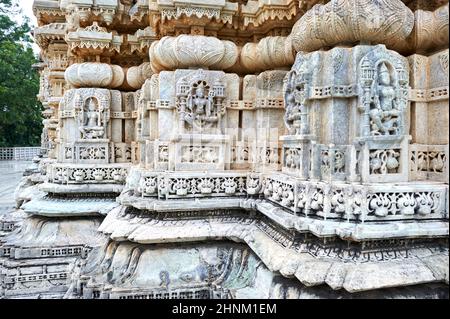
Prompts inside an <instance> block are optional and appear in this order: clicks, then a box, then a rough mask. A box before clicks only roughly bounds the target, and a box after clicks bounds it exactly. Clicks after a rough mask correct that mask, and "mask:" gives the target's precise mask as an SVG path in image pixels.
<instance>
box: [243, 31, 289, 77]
mask: <svg viewBox="0 0 450 319" xmlns="http://www.w3.org/2000/svg"><path fill="white" fill-rule="evenodd" d="M294 61H295V54H294V51H293V49H292V38H291V36H288V37H265V38H263V39H262V40H261V41H259V42H258V43H247V44H246V45H244V46H243V47H242V50H241V55H240V64H241V66H243V67H244V68H245V69H247V70H248V71H251V72H258V71H265V70H269V69H270V70H271V69H276V68H280V67H281V68H283V67H291V66H292V64H293V63H294Z"/></svg>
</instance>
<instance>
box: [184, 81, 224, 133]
mask: <svg viewBox="0 0 450 319" xmlns="http://www.w3.org/2000/svg"><path fill="white" fill-rule="evenodd" d="M187 108H188V110H189V111H190V114H186V116H185V119H186V121H187V122H188V123H189V124H191V125H193V126H194V127H196V128H204V127H210V126H212V125H213V124H214V123H217V122H218V120H219V119H218V117H217V115H216V114H214V110H213V108H214V92H212V91H211V92H209V94H208V93H207V88H206V87H205V85H204V84H203V83H200V84H199V85H198V86H197V87H195V88H194V89H193V90H192V91H191V94H189V96H188V98H187Z"/></svg>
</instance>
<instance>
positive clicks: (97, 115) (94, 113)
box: [80, 97, 105, 139]
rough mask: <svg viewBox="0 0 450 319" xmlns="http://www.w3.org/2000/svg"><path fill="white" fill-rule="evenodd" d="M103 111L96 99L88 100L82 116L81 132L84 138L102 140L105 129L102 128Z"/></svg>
mask: <svg viewBox="0 0 450 319" xmlns="http://www.w3.org/2000/svg"><path fill="white" fill-rule="evenodd" d="M101 113H102V110H101V109H100V108H99V105H98V101H97V99H95V98H92V97H91V98H89V99H87V101H86V103H85V106H84V108H83V113H82V116H81V122H82V123H81V125H80V132H81V134H82V138H86V139H95V138H102V137H103V136H104V134H105V129H104V127H103V126H102V117H101Z"/></svg>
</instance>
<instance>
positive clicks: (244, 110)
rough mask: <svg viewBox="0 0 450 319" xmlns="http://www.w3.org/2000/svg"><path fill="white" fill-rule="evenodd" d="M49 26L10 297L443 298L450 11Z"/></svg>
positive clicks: (244, 12) (81, 14)
mask: <svg viewBox="0 0 450 319" xmlns="http://www.w3.org/2000/svg"><path fill="white" fill-rule="evenodd" d="M319 2H320V3H319ZM34 9H35V13H36V15H37V17H38V21H39V27H38V28H37V29H36V31H35V38H36V41H37V43H38V44H39V46H40V47H41V49H42V58H43V61H42V63H40V64H39V65H38V66H37V67H38V68H39V70H40V73H41V90H40V93H39V99H40V101H41V102H42V104H43V105H44V108H45V111H44V113H43V115H44V117H45V120H44V131H43V136H42V137H43V138H42V149H43V152H42V157H41V158H37V159H36V163H35V164H34V166H33V167H32V168H31V169H30V170H28V171H27V173H26V176H25V177H24V178H23V180H22V181H21V183H20V185H19V187H18V189H17V192H16V200H17V208H19V210H17V211H15V212H13V213H9V211H8V212H7V213H6V214H3V215H2V217H1V219H0V273H1V274H2V275H1V276H0V285H1V289H2V290H0V296H2V297H6V298H17V297H22V296H26V297H36V296H38V295H40V296H43V297H58V298H62V297H64V298H133V299H147V298H148V299H152V298H175V297H182V298H218V299H220V298H256V297H260V298H338V297H341V298H448V280H449V279H448V277H449V274H448V263H449V259H448V235H449V226H448V212H449V206H448V203H449V197H448V196H449V195H448V167H449V162H448V158H449V155H448V153H449V152H448V2H447V1H428V2H427V5H425V2H424V1H412V2H411V1H409V2H405V1H400V0H395V1H387V0H383V1H379V0H378V1H375V0H339V1H335V0H333V1H329V2H327V3H325V4H324V3H323V1H317V0H308V1H300V2H298V1H294V0H277V1H266V0H255V1H228V0H223V1H209V0H203V1H201V0H183V1H151V2H148V1H137V2H132V1H109V0H104V1H91V0H89V1H85V0H83V1H82V0H70V1H57V0H54V1H41V0H36V1H35V3H34ZM295 54H296V55H295ZM7 190H8V188H6V191H7ZM3 274H4V275H3ZM48 278H50V279H52V280H53V282H54V283H55V285H49V284H48V283H47V281H48V280H47V279H48ZM19 282H26V283H27V285H29V288H28V289H27V288H26V285H25V286H24V285H23V284H21V283H19ZM28 283H29V284H28Z"/></svg>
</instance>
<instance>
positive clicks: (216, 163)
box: [169, 134, 230, 171]
mask: <svg viewBox="0 0 450 319" xmlns="http://www.w3.org/2000/svg"><path fill="white" fill-rule="evenodd" d="M229 148H230V138H229V137H228V136H226V135H212V134H211V135H210V134H180V135H178V136H176V137H174V138H173V139H172V141H171V143H170V146H169V169H170V170H176V171H204V170H225V169H229V166H230V154H229V153H230V152H229Z"/></svg>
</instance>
